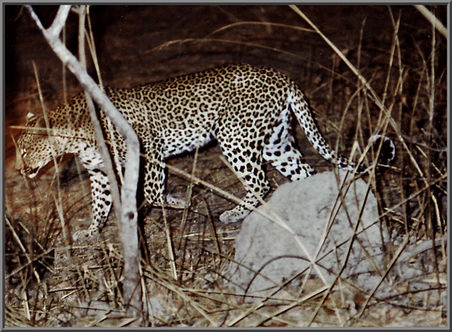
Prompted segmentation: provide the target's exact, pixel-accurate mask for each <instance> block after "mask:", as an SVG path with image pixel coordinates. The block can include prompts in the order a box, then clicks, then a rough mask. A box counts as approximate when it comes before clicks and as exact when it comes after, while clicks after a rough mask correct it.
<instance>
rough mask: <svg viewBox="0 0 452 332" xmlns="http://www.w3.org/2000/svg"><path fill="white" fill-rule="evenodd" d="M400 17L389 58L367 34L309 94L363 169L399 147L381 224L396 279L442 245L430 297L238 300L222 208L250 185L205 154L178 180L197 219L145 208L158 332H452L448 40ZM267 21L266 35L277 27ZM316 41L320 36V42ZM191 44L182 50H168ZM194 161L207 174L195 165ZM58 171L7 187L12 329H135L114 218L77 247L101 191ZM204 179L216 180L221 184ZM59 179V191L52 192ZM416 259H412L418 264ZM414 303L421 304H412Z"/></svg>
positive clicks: (148, 302)
mask: <svg viewBox="0 0 452 332" xmlns="http://www.w3.org/2000/svg"><path fill="white" fill-rule="evenodd" d="M388 20H389V24H391V26H392V27H393V35H392V36H391V43H390V44H388V48H387V49H372V46H371V43H372V41H366V40H364V39H363V35H364V33H362V35H361V38H360V42H359V44H358V45H356V46H355V47H354V48H352V49H349V50H346V51H343V52H341V51H339V50H338V49H337V48H336V47H335V46H334V44H332V45H330V47H331V52H332V56H331V67H330V68H328V69H325V68H324V70H323V71H321V72H318V71H317V72H316V74H313V73H310V74H309V75H310V76H311V77H312V79H313V80H314V81H318V82H319V84H318V86H317V87H315V88H314V87H312V88H308V90H307V91H306V93H307V95H308V96H309V97H310V98H311V103H313V108H314V112H315V113H316V117H317V122H318V124H319V127H320V128H321V129H322V131H323V132H324V133H325V136H326V137H327V138H328V140H329V142H334V143H336V148H337V149H338V150H341V148H342V147H347V148H346V149H345V150H346V151H351V152H350V153H351V154H354V158H355V159H356V158H357V157H359V156H360V155H361V153H364V152H365V151H366V147H367V138H368V137H369V136H370V135H372V134H385V135H387V136H389V137H391V138H392V139H393V140H394V142H395V144H396V146H397V159H396V162H395V164H394V165H393V166H391V167H389V168H387V169H386V171H385V172H384V173H377V174H375V166H376V165H372V162H373V160H374V159H373V158H372V153H370V154H368V155H367V156H366V158H367V162H368V164H369V165H371V166H370V171H369V173H368V175H367V178H366V180H367V181H370V182H371V185H372V189H373V192H374V193H375V195H376V196H377V199H378V202H379V205H380V206H379V209H380V213H381V215H380V220H381V222H382V223H385V224H386V225H387V226H388V228H389V229H390V230H391V232H392V233H393V234H396V235H397V238H399V239H400V241H399V242H398V243H392V244H391V243H389V244H388V246H387V248H386V250H387V262H386V263H387V266H388V272H389V270H390V269H395V268H396V265H397V264H396V263H397V259H398V256H397V255H396V253H398V252H402V251H401V249H403V246H404V245H413V244H415V243H417V241H420V240H429V241H432V244H433V243H434V245H432V247H433V250H430V251H428V253H427V254H425V255H424V256H423V257H422V262H421V263H422V264H424V265H428V266H429V267H431V268H430V269H428V268H427V269H426V270H425V271H426V272H425V275H424V276H423V279H424V280H423V281H425V283H426V284H429V285H430V288H429V289H428V290H423V291H416V290H412V289H411V287H410V280H402V281H399V283H398V285H397V287H398V290H400V293H399V297H393V298H386V299H379V298H376V297H373V296H372V294H365V293H363V292H361V291H360V290H359V289H356V288H353V287H345V286H344V287H342V286H343V285H342V286H340V285H337V287H336V286H335V287H334V288H333V289H328V287H325V285H323V284H322V283H321V282H320V281H319V280H315V279H310V280H308V281H307V284H306V285H304V287H305V289H304V292H303V293H302V294H301V295H300V294H294V296H293V299H292V300H287V301H279V302H277V301H268V299H258V300H257V301H254V302H248V301H244V299H243V298H241V297H237V296H235V295H234V294H233V292H232V291H231V290H230V289H229V288H228V280H227V279H226V278H225V270H226V269H227V266H228V264H229V262H230V261H231V260H232V258H233V253H234V238H235V235H236V234H237V233H238V232H239V226H238V225H232V226H231V225H228V226H225V225H221V224H220V223H219V221H218V220H217V217H218V214H219V212H220V211H223V210H225V209H227V208H229V207H230V206H231V204H230V202H228V201H225V200H224V199H223V198H222V197H223V196H222V195H221V194H219V190H218V189H217V188H216V186H215V184H216V185H218V186H219V187H221V188H222V189H225V188H226V189H227V191H228V192H232V193H239V192H240V191H241V190H242V189H241V187H240V182H239V181H238V180H237V179H236V177H235V176H234V175H233V174H232V173H230V172H229V171H228V170H227V166H225V165H224V164H223V162H222V161H221V160H220V159H219V158H217V156H218V155H216V153H217V152H218V150H216V149H215V148H209V149H207V151H204V152H203V153H206V154H207V156H204V157H203V156H202V154H201V153H200V155H199V159H200V160H198V159H197V157H196V158H194V159H192V157H187V158H185V159H180V160H178V161H177V162H178V163H179V164H178V165H179V166H181V168H182V169H184V170H185V172H186V173H185V175H181V174H180V172H178V173H179V174H176V173H175V171H171V170H170V174H171V177H170V180H171V181H174V182H175V183H177V184H181V183H182V185H184V186H188V187H189V190H188V195H187V197H190V199H191V202H192V205H191V207H190V208H189V209H187V210H186V211H174V210H163V211H162V209H157V208H155V209H152V210H150V213H148V212H149V210H146V209H145V208H143V209H142V210H141V213H142V217H143V220H144V221H143V223H142V227H141V229H140V230H139V231H140V239H141V248H142V257H141V267H140V268H141V287H142V289H143V303H144V316H145V323H144V324H145V325H146V326H156V327H157V326H158V327H220V326H221V327H229V326H241V327H252V326H271V327H300V326H322V327H324V326H338V325H342V326H363V327H364V326H365V327H368V326H369V327H370V326H372V327H375V326H445V325H446V318H447V317H446V309H445V307H444V305H443V304H441V300H442V299H444V297H445V296H446V295H445V292H446V287H447V278H446V275H445V271H447V243H446V241H445V238H446V235H447V207H446V204H447V203H446V202H447V194H448V193H447V166H446V165H447V162H446V158H447V134H446V123H447V111H446V104H447V84H446V79H447V77H446V74H447V71H446V66H445V64H446V57H445V53H446V51H445V50H446V40H445V39H444V38H443V37H442V36H441V35H440V34H438V33H437V32H436V30H435V29H434V28H432V29H431V30H430V31H429V32H428V34H430V38H429V39H426V38H425V34H426V33H427V32H425V31H418V30H417V29H413V27H411V26H409V24H407V23H405V22H404V21H403V16H402V15H401V12H393V11H392V9H391V8H388ZM243 24H244V25H245V26H246V25H257V23H253V22H247V23H243ZM266 24H267V25H266ZM385 24H387V22H385ZM259 25H263V28H265V27H268V26H270V25H271V23H270V22H261V23H259ZM238 26H239V25H238V24H236V25H231V26H227V27H224V29H222V31H224V30H228V29H232V30H233V29H236V28H237V27H238ZM315 28H316V27H315V26H314V25H311V26H310V27H309V29H314V30H315ZM364 30H365V22H362V30H361V31H362V32H364ZM299 33H303V32H299ZM214 35H215V34H211V35H210V36H214ZM313 36H317V35H312V33H309V37H312V38H315V37H313ZM419 36H421V37H422V38H418V37H419ZM319 38H320V37H319ZM190 42H193V41H190ZM204 42H206V41H204ZM325 42H327V43H328V41H325ZM179 44H180V41H179V42H171V41H170V42H167V43H166V44H165V45H164V46H165V47H174V45H179ZM248 46H249V45H248ZM254 46H256V45H253V47H254ZM258 46H259V45H258ZM262 47H264V48H265V45H263V46H262ZM273 51H274V50H273ZM276 51H279V52H281V53H283V50H276ZM344 55H345V56H346V57H347V58H348V59H350V60H351V62H350V63H349V64H346V65H344V62H343V61H342V60H341V57H343V56H344ZM358 72H359V73H358ZM317 105H321V106H317ZM297 130H299V129H297ZM297 136H298V135H297ZM335 138H337V142H336V141H335ZM300 139H301V137H300ZM353 142H357V144H355V145H353ZM334 143H333V145H334ZM358 152H359V153H358ZM212 155H213V156H214V157H212ZM202 158H205V159H202ZM313 158H314V157H313ZM192 160H193V161H194V162H195V163H196V162H198V165H197V166H196V165H195V166H194V165H193V164H191V163H192ZM316 160H318V159H316ZM170 163H171V162H170ZM323 165H324V164H321V165H319V167H318V169H322V168H323V167H324V166H323ZM268 168H269V177H270V180H271V183H272V184H276V183H279V182H281V181H282V178H281V177H280V176H279V174H277V173H276V172H275V171H274V170H272V169H271V168H270V166H269V167H268ZM228 172H229V173H228ZM50 173H51V172H50V171H47V175H46V176H44V177H42V178H41V179H39V180H37V181H36V182H35V181H30V182H28V180H26V179H23V178H21V177H19V176H18V175H10V176H8V177H7V178H6V179H5V180H6V181H5V186H6V187H7V189H6V191H5V193H6V200H5V202H6V204H5V210H6V211H5V232H6V234H5V240H6V242H5V251H6V252H5V263H6V264H5V265H6V268H7V270H6V271H5V273H6V274H5V318H6V322H5V325H6V326H8V327H24V326H26V327H28V326H30V327H31V326H33V327H50V326H56V327H63V326H65V327H66V326H67V327H100V326H110V327H111V326H115V327H122V326H133V324H134V319H133V318H130V317H127V315H125V314H124V311H123V306H124V303H123V299H122V297H121V294H122V268H123V264H122V260H121V250H120V246H119V242H118V240H117V239H118V236H117V235H116V226H115V225H114V222H112V220H114V215H113V216H111V217H110V221H109V224H108V225H109V226H107V227H106V229H105V231H104V232H103V233H102V235H101V237H100V238H99V240H98V241H92V242H89V243H86V244H82V245H77V246H74V245H73V244H72V243H71V241H70V236H68V234H71V232H73V231H74V230H75V229H77V227H84V226H78V225H79V223H80V222H87V220H89V213H90V203H89V202H90V199H89V185H88V184H87V181H86V179H85V178H82V181H81V182H78V179H76V180H77V181H72V182H70V184H71V185H62V184H60V183H59V182H61V181H57V180H56V179H59V177H60V175H59V174H54V175H53V174H52V175H49V174H50ZM176 175H177V176H179V177H177V176H176ZM190 178H191V180H190ZM193 178H196V179H198V178H200V179H204V180H205V179H208V180H209V181H208V180H205V181H206V182H211V185H208V184H207V183H201V184H200V182H196V181H192V180H193ZM52 179H53V180H52ZM187 179H188V180H187ZM215 179H217V180H215ZM210 180H212V181H210ZM46 182H47V183H51V185H47V186H46V187H43V186H44V183H46ZM219 183H221V184H219ZM170 187H171V185H170ZM14 188H15V189H14ZM40 188H41V189H40ZM42 188H45V189H42ZM237 196H238V197H240V195H239V194H237ZM24 197H25V198H26V199H25V200H24V199H23V198H24ZM20 201H21V202H22V203H20ZM24 201H26V202H27V204H28V206H24ZM88 222H89V221H88ZM85 227H86V226H85ZM417 257H420V255H418V254H416V255H414V256H413V257H412V258H411V259H412V260H413V262H415V261H417ZM419 259H421V258H419ZM325 294H328V296H325ZM401 298H404V299H406V298H410V299H412V302H411V304H410V305H407V304H403V305H401V304H399V303H400V302H399V300H400V299H401Z"/></svg>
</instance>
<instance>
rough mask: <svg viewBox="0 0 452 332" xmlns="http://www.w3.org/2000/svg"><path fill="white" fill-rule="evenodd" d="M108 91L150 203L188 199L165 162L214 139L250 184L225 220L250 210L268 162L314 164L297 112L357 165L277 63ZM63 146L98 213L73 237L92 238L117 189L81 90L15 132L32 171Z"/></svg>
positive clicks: (313, 135) (113, 138)
mask: <svg viewBox="0 0 452 332" xmlns="http://www.w3.org/2000/svg"><path fill="white" fill-rule="evenodd" d="M105 93H106V95H107V97H108V98H109V99H110V100H111V102H112V103H113V104H114V105H115V107H116V108H117V109H118V111H119V112H120V113H121V114H122V116H123V117H124V118H125V119H126V120H127V121H128V122H129V123H130V125H131V126H132V127H133V129H134V130H135V132H136V134H137V136H138V137H139V140H140V146H141V151H142V163H143V169H144V172H143V175H142V180H141V182H142V188H143V190H142V192H143V194H144V200H145V201H146V203H147V204H149V205H151V206H168V207H174V208H184V207H186V204H187V203H186V202H185V200H183V199H180V198H176V197H174V196H172V195H171V194H168V193H166V190H165V186H166V177H167V176H166V172H165V166H164V161H165V160H166V159H168V158H169V157H172V156H176V155H179V154H182V153H185V152H190V151H193V150H194V149H196V148H200V147H202V146H204V145H206V144H207V143H208V142H210V141H212V140H216V142H217V143H218V145H219V147H220V150H221V152H222V154H223V155H224V157H225V159H226V161H227V162H228V163H229V165H230V167H231V168H232V170H233V171H234V172H235V174H236V175H237V176H238V177H239V178H240V179H241V181H242V184H243V185H244V187H245V190H246V194H245V196H244V198H243V199H242V201H241V203H240V204H238V205H236V206H235V207H234V208H232V209H230V210H227V211H225V212H223V213H222V214H221V215H220V216H219V220H220V221H221V222H222V223H224V224H228V223H235V222H238V221H240V220H242V219H244V218H245V217H246V216H247V215H248V214H249V213H250V211H251V210H252V209H253V208H254V207H257V206H258V205H259V204H260V202H261V200H262V199H263V198H264V197H265V196H266V194H267V193H268V192H269V191H270V189H271V187H270V184H269V181H268V179H267V177H266V173H265V167H264V166H265V165H266V164H270V165H272V166H273V167H275V168H276V169H277V170H278V171H279V172H280V173H281V174H282V175H283V176H285V177H286V178H288V179H289V180H290V181H298V180H302V179H303V178H306V177H308V176H311V175H313V174H314V173H315V171H314V169H313V168H312V167H311V166H310V165H309V164H308V163H306V162H305V161H304V160H303V155H302V154H301V152H300V151H299V149H298V148H297V147H296V145H295V139H294V135H293V132H292V126H291V123H292V119H293V118H292V117H295V119H296V121H297V122H298V124H299V125H300V127H301V128H302V130H303V131H304V133H305V136H306V138H307V140H308V141H309V142H310V144H311V145H312V146H313V147H314V149H315V150H316V151H317V152H318V153H319V154H320V155H321V156H322V157H323V158H324V159H326V160H328V161H330V162H331V163H332V164H333V165H336V166H337V167H339V168H342V169H346V170H350V171H352V170H353V169H354V167H355V164H354V163H353V162H352V161H351V160H348V159H349V158H345V157H343V156H340V155H338V154H337V153H336V152H335V150H333V149H332V148H331V147H330V145H329V144H328V143H327V141H326V140H325V138H324V137H323V136H322V134H321V133H320V131H319V129H318V127H317V125H316V123H315V120H314V115H313V113H312V111H311V108H310V106H309V104H308V101H307V98H306V97H305V95H304V93H303V92H302V90H301V88H300V87H299V86H298V84H297V83H296V82H295V80H293V79H291V78H290V77H289V76H288V75H287V74H285V73H283V72H282V71H279V70H277V69H274V68H271V67H266V66H255V65H249V64H229V65H221V66H218V67H214V68H210V69H206V70H204V71H200V72H196V73H191V74H185V75H179V76H175V77H172V78H168V79H165V80H161V81H157V82H151V83H147V84H142V85H139V86H136V87H133V88H111V87H106V88H105ZM98 113H99V118H100V122H101V125H102V128H103V130H104V136H105V140H106V142H107V144H108V146H109V148H110V151H113V150H114V153H115V156H116V157H117V158H118V160H119V161H120V162H122V163H124V161H125V159H126V150H127V149H126V148H127V147H126V144H125V141H124V139H123V138H122V136H121V135H120V134H119V133H118V131H117V130H116V129H115V128H114V127H113V126H112V125H111V123H110V122H109V119H108V117H107V116H106V115H105V114H104V113H103V111H102V110H98ZM43 128H44V129H46V130H42V129H43ZM381 140H382V143H380V144H384V145H385V146H386V150H388V151H389V152H388V153H386V155H387V156H390V157H386V159H388V160H389V159H392V158H393V157H394V154H395V148H394V144H393V142H392V140H390V139H389V138H388V137H386V136H382V135H380V136H379V137H377V139H376V140H375V142H377V141H378V142H379V141H381ZM112 153H113V152H112ZM65 154H73V155H75V156H76V157H78V159H79V160H80V162H81V164H82V165H83V167H84V168H85V169H86V170H87V172H88V174H89V179H90V184H91V199H92V221H91V224H90V226H89V227H88V229H85V230H79V231H77V232H75V234H74V235H73V239H74V240H75V241H79V240H81V239H90V238H92V237H93V235H95V234H98V233H99V232H100V230H101V229H102V228H103V227H104V225H105V223H106V221H107V218H108V215H109V211H110V209H111V206H112V195H111V185H110V183H109V181H108V177H107V174H106V171H105V164H104V161H103V159H102V157H101V153H100V150H99V147H98V145H97V142H96V136H95V130H94V126H93V124H92V122H91V119H90V116H89V111H88V108H87V102H86V98H85V95H84V93H83V92H81V93H79V94H78V95H76V96H74V97H73V98H72V99H70V100H69V101H68V102H66V103H64V104H62V105H60V106H58V107H56V108H55V109H54V110H53V111H48V112H46V114H45V116H44V115H41V116H38V115H35V114H33V113H29V114H28V115H27V121H26V124H25V129H22V132H21V133H20V134H19V137H18V139H17V154H16V165H15V167H16V168H17V169H18V170H20V172H21V173H22V174H24V175H26V176H28V177H29V178H33V177H35V176H36V175H37V174H38V172H39V170H40V169H41V168H42V167H44V166H45V165H46V164H48V163H50V162H51V161H52V160H56V159H55V158H57V157H59V156H62V155H65ZM355 169H356V168H355Z"/></svg>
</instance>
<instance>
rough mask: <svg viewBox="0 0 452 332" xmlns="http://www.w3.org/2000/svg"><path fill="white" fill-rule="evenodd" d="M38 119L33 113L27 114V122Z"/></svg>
mask: <svg viewBox="0 0 452 332" xmlns="http://www.w3.org/2000/svg"><path fill="white" fill-rule="evenodd" d="M36 118H37V116H36V115H34V113H31V112H28V113H27V121H31V120H34V119H36Z"/></svg>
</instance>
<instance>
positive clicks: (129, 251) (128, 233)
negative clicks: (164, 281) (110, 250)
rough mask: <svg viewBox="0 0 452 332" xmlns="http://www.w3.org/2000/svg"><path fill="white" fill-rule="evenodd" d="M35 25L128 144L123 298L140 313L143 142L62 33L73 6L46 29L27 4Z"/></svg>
mask: <svg viewBox="0 0 452 332" xmlns="http://www.w3.org/2000/svg"><path fill="white" fill-rule="evenodd" d="M26 8H27V10H28V11H29V12H30V15H31V17H32V18H33V20H34V21H35V22H36V25H37V26H38V28H39V29H40V30H41V32H42V33H43V35H44V37H45V39H46V40H47V42H48V44H49V45H50V47H51V48H52V50H53V51H54V52H55V54H56V55H57V56H58V57H59V58H60V60H61V61H62V62H63V64H64V65H65V66H66V67H67V68H68V69H69V70H70V71H71V72H72V73H73V74H74V75H75V77H76V78H77V79H78V81H79V82H80V84H81V85H82V87H83V89H84V90H85V91H86V92H87V93H88V94H89V95H90V96H91V98H93V100H94V101H95V102H96V103H97V104H98V105H99V106H100V108H101V109H102V110H103V111H104V112H105V114H107V116H108V117H109V118H110V119H111V121H112V123H113V125H114V126H115V127H116V129H117V130H118V131H119V133H120V134H121V135H122V136H123V137H124V140H125V142H126V146H127V152H126V163H125V172H124V183H123V186H122V189H121V218H120V222H119V232H120V235H121V240H122V245H123V256H124V272H123V274H124V300H125V302H126V307H127V309H128V312H129V313H130V314H133V315H135V316H139V315H140V314H141V312H142V303H141V288H140V273H139V248H138V234H137V216H138V215H137V208H136V206H137V204H136V188H137V184H138V174H139V172H138V171H139V163H140V154H139V153H140V145H139V140H138V137H137V135H136V133H135V131H134V130H133V128H132V126H131V125H130V124H129V123H128V122H127V121H126V120H125V119H124V117H123V116H122V114H121V113H120V112H119V111H118V110H117V109H116V107H115V106H114V105H113V103H112V102H111V101H110V100H109V99H108V98H107V96H106V95H105V94H104V93H103V91H102V90H101V89H100V88H99V87H98V86H97V84H96V83H95V82H94V80H93V79H92V78H91V77H90V76H89V75H88V73H87V72H86V70H85V69H84V68H83V66H82V65H81V64H80V62H79V61H78V60H77V58H76V57H75V56H74V55H73V54H72V53H71V52H69V50H68V49H67V48H66V47H65V45H64V44H63V43H62V41H61V40H60V39H59V34H60V32H61V29H62V28H63V26H64V24H65V22H66V19H67V16H68V14H69V11H70V6H68V5H65V6H60V8H59V10H58V14H57V16H56V18H55V20H54V22H53V23H52V25H51V27H50V28H49V29H47V30H46V29H45V28H44V27H43V25H42V23H41V21H40V20H39V18H38V16H37V15H36V14H35V12H34V11H33V8H32V7H31V6H30V5H27V6H26Z"/></svg>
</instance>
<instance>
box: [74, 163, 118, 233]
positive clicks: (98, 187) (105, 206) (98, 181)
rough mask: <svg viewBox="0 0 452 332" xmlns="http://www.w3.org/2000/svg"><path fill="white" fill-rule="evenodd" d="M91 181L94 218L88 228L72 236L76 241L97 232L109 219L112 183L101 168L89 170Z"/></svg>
mask: <svg viewBox="0 0 452 332" xmlns="http://www.w3.org/2000/svg"><path fill="white" fill-rule="evenodd" d="M88 173H89V174H90V182H91V198H92V218H93V221H92V223H91V225H90V226H89V228H88V229H86V230H79V231H77V232H75V233H74V235H73V236H72V238H73V240H74V241H83V240H87V239H90V238H92V237H93V236H94V235H95V234H97V233H98V232H99V231H100V230H101V229H102V228H103V227H104V226H105V223H106V221H107V217H108V214H109V212H110V209H111V205H112V197H111V189H110V183H109V182H108V178H107V175H106V174H105V173H104V172H103V171H102V170H100V169H90V170H88Z"/></svg>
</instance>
